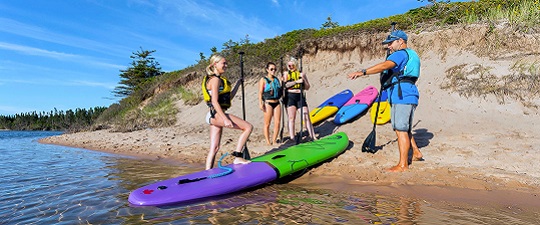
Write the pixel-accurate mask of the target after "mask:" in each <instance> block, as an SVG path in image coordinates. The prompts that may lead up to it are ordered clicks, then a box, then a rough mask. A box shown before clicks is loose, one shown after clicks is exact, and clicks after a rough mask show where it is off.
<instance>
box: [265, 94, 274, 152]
mask: <svg viewBox="0 0 540 225" xmlns="http://www.w3.org/2000/svg"><path fill="white" fill-rule="evenodd" d="M272 114H273V111H272V107H271V106H270V105H268V104H266V103H265V107H264V126H263V133H264V138H265V139H266V144H268V145H270V144H272V142H270V122H271V120H272Z"/></svg>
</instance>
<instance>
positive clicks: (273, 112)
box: [259, 62, 282, 145]
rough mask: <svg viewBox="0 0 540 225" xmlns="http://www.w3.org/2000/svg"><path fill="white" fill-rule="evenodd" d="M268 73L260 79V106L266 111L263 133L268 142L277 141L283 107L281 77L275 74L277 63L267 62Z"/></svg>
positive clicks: (271, 143) (270, 143)
mask: <svg viewBox="0 0 540 225" xmlns="http://www.w3.org/2000/svg"><path fill="white" fill-rule="evenodd" d="M266 72H267V75H266V76H265V77H263V78H261V80H260V81H259V108H260V109H261V111H263V112H264V126H263V133H264V137H265V138H266V144H268V145H273V144H275V143H276V140H277V136H278V132H279V128H280V127H279V125H280V124H279V121H281V108H280V102H279V99H280V98H281V93H282V90H281V79H280V78H278V77H277V76H275V74H276V64H274V63H273V62H269V63H267V64H266ZM272 118H274V133H273V135H272V139H270V122H272Z"/></svg>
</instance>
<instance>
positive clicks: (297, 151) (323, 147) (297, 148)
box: [251, 132, 349, 178]
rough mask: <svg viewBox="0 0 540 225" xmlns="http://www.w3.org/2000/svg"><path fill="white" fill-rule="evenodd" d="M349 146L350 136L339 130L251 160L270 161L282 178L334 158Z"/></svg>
mask: <svg viewBox="0 0 540 225" xmlns="http://www.w3.org/2000/svg"><path fill="white" fill-rule="evenodd" d="M347 146H349V137H348V136H347V134H345V133H344V132H339V133H336V134H333V135H330V136H326V137H324V138H321V139H319V140H316V141H311V142H306V143H301V144H298V145H294V146H291V147H288V148H286V149H283V150H279V151H275V152H271V153H268V154H265V155H262V156H259V157H256V158H253V159H251V161H253V162H267V163H269V164H270V165H271V166H273V167H274V169H275V170H276V172H277V173H278V178H282V177H284V176H287V175H290V174H292V173H294V172H298V171H301V170H304V169H306V168H309V167H311V166H314V165H317V164H319V163H321V162H324V161H326V160H328V159H331V158H334V157H335V156H337V155H339V154H341V153H342V152H343V151H345V149H347Z"/></svg>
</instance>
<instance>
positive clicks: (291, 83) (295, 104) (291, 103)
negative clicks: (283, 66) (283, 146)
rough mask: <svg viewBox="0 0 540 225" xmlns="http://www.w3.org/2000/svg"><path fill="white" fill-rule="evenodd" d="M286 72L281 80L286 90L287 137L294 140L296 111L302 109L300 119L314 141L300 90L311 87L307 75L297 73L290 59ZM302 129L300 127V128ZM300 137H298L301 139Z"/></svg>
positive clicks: (304, 99)
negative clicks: (283, 81)
mask: <svg viewBox="0 0 540 225" xmlns="http://www.w3.org/2000/svg"><path fill="white" fill-rule="evenodd" d="M287 69H288V72H283V79H284V80H285V88H286V89H287V115H289V136H290V138H291V139H292V140H294V139H295V133H296V131H295V120H296V111H297V110H298V109H299V108H302V114H303V115H300V117H301V118H303V120H304V124H305V125H306V128H307V130H308V133H309V136H310V137H311V139H312V140H315V139H316V137H315V130H314V129H313V124H312V123H311V119H310V118H309V108H308V105H307V103H306V95H305V94H304V93H303V91H302V90H306V91H307V90H309V88H310V87H311V85H310V84H309V81H308V79H307V75H306V74H304V73H302V72H300V71H298V67H297V65H296V60H295V59H291V60H290V61H289V62H287ZM300 129H302V127H301V128H300ZM301 138H302V137H300V139H301Z"/></svg>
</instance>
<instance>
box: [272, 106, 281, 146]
mask: <svg viewBox="0 0 540 225" xmlns="http://www.w3.org/2000/svg"><path fill="white" fill-rule="evenodd" d="M280 121H281V106H277V107H276V108H274V134H273V135H272V144H275V143H276V140H277V136H278V134H279V127H280V124H279V122H280Z"/></svg>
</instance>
